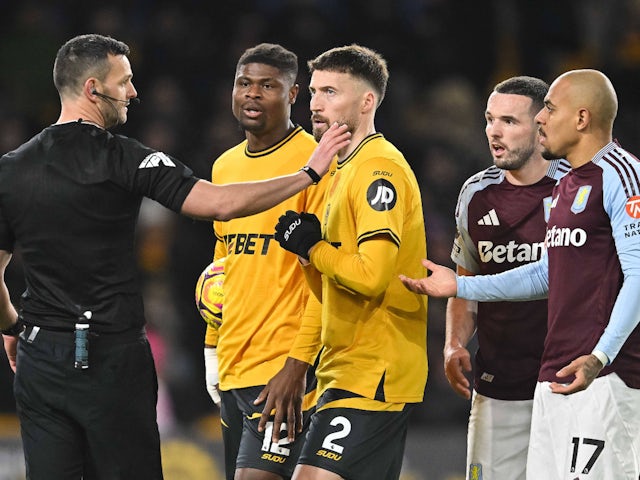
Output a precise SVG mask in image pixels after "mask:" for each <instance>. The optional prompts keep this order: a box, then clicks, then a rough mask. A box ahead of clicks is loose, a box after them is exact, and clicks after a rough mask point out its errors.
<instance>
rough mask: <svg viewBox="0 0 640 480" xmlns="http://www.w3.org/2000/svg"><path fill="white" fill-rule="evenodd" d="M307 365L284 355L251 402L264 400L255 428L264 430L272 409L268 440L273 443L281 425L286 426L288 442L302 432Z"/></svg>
mask: <svg viewBox="0 0 640 480" xmlns="http://www.w3.org/2000/svg"><path fill="white" fill-rule="evenodd" d="M307 368H309V364H308V363H305V362H302V361H300V360H296V359H294V358H291V357H289V358H287V360H286V361H285V363H284V367H282V369H281V370H280V371H279V372H278V373H276V374H275V375H274V376H273V378H272V379H271V380H269V382H268V383H267V385H266V386H265V387H264V388H263V389H262V391H261V392H260V395H258V397H257V398H256V399H255V400H254V402H253V404H254V405H260V404H261V403H263V402H265V404H264V408H263V409H262V416H261V417H260V422H259V423H258V431H259V432H262V431H264V429H265V426H266V425H267V422H268V421H269V418H270V417H271V415H272V412H273V411H274V410H275V412H274V419H273V432H272V435H271V441H272V442H274V443H277V442H278V441H279V440H280V430H281V428H285V429H286V430H287V438H288V440H289V443H291V442H293V441H294V440H295V438H296V435H297V434H298V433H300V432H302V421H303V420H302V400H303V399H304V394H305V390H306V386H307V377H306V375H307Z"/></svg>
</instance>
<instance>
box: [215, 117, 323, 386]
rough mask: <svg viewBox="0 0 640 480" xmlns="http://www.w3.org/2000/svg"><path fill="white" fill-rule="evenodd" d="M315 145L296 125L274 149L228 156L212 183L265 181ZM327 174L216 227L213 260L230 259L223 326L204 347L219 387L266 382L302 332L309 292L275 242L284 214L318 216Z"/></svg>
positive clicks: (301, 160) (240, 150)
mask: <svg viewBox="0 0 640 480" xmlns="http://www.w3.org/2000/svg"><path fill="white" fill-rule="evenodd" d="M315 147H316V142H315V140H314V139H313V137H312V136H311V135H309V134H308V133H306V132H305V131H304V130H303V129H302V128H301V127H296V128H295V130H294V131H292V132H291V133H290V134H289V135H287V136H286V137H285V138H284V139H283V140H282V141H280V142H278V143H277V144H276V145H274V146H273V147H271V148H269V149H266V150H263V151H259V152H249V151H248V150H247V142H246V141H244V142H242V143H240V144H239V145H237V146H235V147H233V148H231V149H229V150H228V151H226V152H225V153H223V154H222V155H221V156H220V157H219V158H218V159H217V160H216V161H215V163H214V165H213V169H212V181H213V183H218V184H222V183H231V182H246V181H255V180H265V179H269V178H272V177H275V176H280V175H286V174H290V173H292V172H295V171H296V170H298V169H299V168H300V167H302V166H303V165H305V164H306V162H307V161H308V159H309V157H310V155H311V153H312V152H313V150H314V149H315ZM329 176H330V175H326V176H325V178H323V180H322V181H321V182H320V183H319V184H318V185H313V186H310V187H309V188H307V189H305V190H303V191H302V192H300V193H298V194H296V195H295V196H293V197H291V198H289V199H288V200H285V201H284V202H282V203H281V204H279V205H277V206H276V207H274V208H272V209H270V210H267V211H265V212H262V213H259V214H256V215H252V216H249V217H245V218H237V219H233V220H230V221H228V222H214V231H215V235H216V238H217V243H216V249H215V255H214V257H215V258H220V257H223V256H226V257H227V259H226V260H225V283H224V295H225V298H224V307H223V322H222V326H221V327H220V329H219V330H218V331H215V330H213V329H211V328H207V336H206V337H205V343H207V344H210V345H217V351H218V361H219V374H220V388H221V389H222V390H230V389H236V388H245V387H250V386H256V385H264V384H266V382H267V381H268V380H269V379H270V378H271V377H272V376H273V375H275V374H276V373H277V372H278V371H279V370H280V368H282V366H283V365H284V361H285V359H286V357H287V354H288V353H289V348H290V347H291V345H292V343H293V339H294V337H295V335H296V333H297V332H298V328H299V326H300V323H301V318H302V314H303V313H304V309H305V305H306V303H307V298H308V296H309V289H308V287H307V285H306V282H305V279H304V274H303V272H302V269H301V267H300V265H299V262H298V259H297V257H296V255H294V254H292V253H289V252H287V251H285V250H284V249H282V248H280V246H279V245H278V242H276V241H275V240H274V238H273V236H274V232H275V225H276V224H277V223H278V218H279V217H280V215H283V214H284V213H285V211H287V210H295V211H297V212H301V211H305V212H311V213H315V214H316V215H318V214H319V212H320V211H321V207H322V204H323V197H324V192H325V186H326V184H327V183H328V181H329Z"/></svg>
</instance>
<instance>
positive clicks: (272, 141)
mask: <svg viewBox="0 0 640 480" xmlns="http://www.w3.org/2000/svg"><path fill="white" fill-rule="evenodd" d="M295 128H296V127H295V125H294V124H293V123H292V122H291V121H290V122H289V123H288V124H287V125H284V126H282V127H281V128H276V129H273V130H270V131H268V132H258V133H255V132H250V131H248V130H245V137H246V139H247V149H248V150H249V151H250V152H260V151H262V150H266V149H268V148H271V147H273V146H274V145H276V144H277V143H278V142H280V141H282V140H283V139H284V138H286V137H287V135H289V134H290V133H291V132H292V131H293V130H294V129H295Z"/></svg>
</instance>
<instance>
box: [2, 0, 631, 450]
mask: <svg viewBox="0 0 640 480" xmlns="http://www.w3.org/2000/svg"><path fill="white" fill-rule="evenodd" d="M51 3H53V2H48V1H44V0H43V1H29V0H26V1H8V0H0V154H3V153H5V152H7V151H9V150H11V149H13V148H15V147H17V146H18V145H19V144H21V143H23V142H24V141H26V140H27V139H28V138H30V137H31V136H32V135H34V134H36V133H37V132H39V131H40V130H41V129H42V128H43V127H45V126H46V125H49V124H51V123H55V121H56V119H57V118H58V114H59V99H58V96H57V92H56V91H55V88H54V86H53V82H52V73H51V72H52V66H53V60H54V57H55V54H56V52H57V49H58V48H59V47H60V45H62V44H63V43H64V42H65V41H66V40H68V39H69V38H71V37H73V36H75V35H78V34H82V33H101V34H105V35H111V36H113V37H115V38H117V39H119V40H122V41H124V42H126V43H127V44H129V46H130V47H131V49H132V52H131V56H130V59H131V63H132V67H133V71H134V79H133V81H134V85H135V86H136V88H137V90H138V93H139V97H140V99H141V100H142V102H141V104H140V105H139V106H135V105H134V106H132V107H131V108H130V110H129V121H128V122H127V124H126V125H124V126H122V127H119V129H118V132H119V133H124V134H126V135H128V136H131V137H134V138H138V139H139V140H141V141H142V142H143V143H146V144H147V145H149V146H151V147H154V148H157V149H160V150H164V151H166V152H168V153H170V154H172V155H174V156H176V157H177V158H179V159H181V160H182V161H183V162H184V163H186V164H188V165H189V166H191V167H192V168H193V170H194V171H195V172H196V174H198V175H199V176H202V177H204V178H208V177H209V174H210V169H211V163H212V161H213V160H214V159H215V158H216V157H217V156H218V155H219V154H220V153H221V152H223V151H224V150H226V149H227V148H229V147H231V146H233V145H234V144H236V143H238V142H239V141H240V140H242V139H243V135H242V132H241V131H240V130H239V129H238V127H237V125H236V123H235V121H234V118H233V116H232V114H231V111H230V107H231V88H232V84H233V76H234V70H235V64H236V61H237V59H238V57H239V55H240V54H241V53H242V52H243V51H244V49H245V48H247V47H251V46H253V45H255V44H257V43H260V42H264V41H268V42H277V43H281V44H282V45H284V46H285V47H287V48H289V49H291V50H293V51H294V52H296V53H297V55H298V57H299V62H300V75H299V83H300V87H301V90H300V91H301V93H300V95H299V97H298V102H297V103H296V105H295V106H294V113H293V117H294V120H295V121H296V122H297V123H299V124H301V125H302V126H303V127H305V128H307V129H309V110H308V101H309V95H308V92H307V85H308V78H309V76H308V74H307V71H306V61H307V60H308V59H310V58H313V57H315V56H316V55H318V54H319V53H321V52H323V51H324V50H326V49H328V48H331V47H334V46H340V45H345V44H350V43H360V44H362V45H365V46H368V47H371V48H373V49H376V50H378V51H379V52H380V53H381V54H382V55H383V56H384V57H385V58H386V59H387V61H388V64H389V69H390V74H391V76H390V81H389V87H388V92H387V97H386V98H385V100H384V103H383V104H382V106H381V107H380V109H379V112H378V114H377V122H376V127H377V129H378V131H381V132H382V133H384V135H385V136H386V137H387V138H388V139H389V140H390V141H391V142H393V143H394V144H395V145H396V146H397V147H398V148H399V149H400V150H401V151H402V152H403V153H404V154H405V156H406V158H407V159H408V161H409V163H410V164H411V165H412V167H413V168H414V170H415V172H416V174H417V176H418V180H419V183H420V185H421V187H422V195H423V202H424V212H425V220H426V227H427V241H428V251H429V256H430V257H431V259H433V260H435V261H437V262H440V263H445V264H447V265H451V261H450V260H449V252H450V249H451V242H452V240H453V235H454V219H453V213H454V208H455V201H456V198H457V194H458V191H459V188H460V186H461V185H462V183H463V181H464V180H465V179H466V178H467V177H468V176H470V175H471V174H473V173H475V172H476V171H478V170H480V169H483V168H486V167H487V166H489V165H490V164H491V157H490V155H489V153H488V149H487V144H486V138H485V136H484V117H483V114H484V107H485V101H486V97H487V95H488V93H489V92H490V91H491V88H492V87H493V85H494V84H495V83H496V82H498V81H501V80H503V79H505V78H507V77H509V76H512V75H519V74H526V75H533V76H538V77H541V78H543V79H545V80H546V81H548V82H549V83H550V82H551V81H552V80H553V79H554V78H555V77H556V76H557V75H558V74H560V73H562V72H564V71H566V70H569V69H573V68H597V69H600V70H602V71H604V72H605V73H606V74H607V75H608V76H609V77H610V78H611V79H612V81H613V84H614V86H615V87H616V89H617V92H618V96H619V100H620V110H619V115H618V120H617V122H616V128H615V136H616V137H617V138H618V139H619V141H620V142H621V143H622V145H623V146H625V147H626V148H627V149H629V150H631V151H632V152H639V151H640V148H639V147H640V138H639V135H638V133H639V127H638V123H639V121H640V93H639V92H640V90H639V89H638V84H639V80H640V18H639V17H640V16H639V12H640V6H639V4H638V2H636V1H633V0H608V1H607V2H602V1H599V0H582V1H577V0H564V1H557V0H538V1H536V2H517V1H510V0H493V1H492V0H485V1H472V0H459V1H454V0H396V1H383V0H352V1H339V0H322V1H320V0H297V1H296V0H263V1H233V2H225V1H220V2H217V1H216V2H214V1H197V0H182V1H181V2H167V1H152V0H130V1H128V2H126V5H125V4H124V3H122V4H120V3H119V2H108V3H100V2H98V3H95V2H80V1H70V0H67V1H57V2H55V5H52V4H51ZM138 237H139V243H138V244H139V259H140V268H141V274H142V279H143V282H144V285H145V305H146V311H147V318H148V322H149V331H150V337H151V340H152V342H153V348H154V353H155V354H156V359H157V362H158V369H159V373H160V377H161V387H162V388H161V404H160V407H159V411H160V423H161V427H162V428H167V429H169V428H172V427H175V426H181V425H189V424H192V423H193V422H196V421H198V419H200V418H202V417H203V416H206V415H210V414H211V413H212V412H214V411H215V407H214V406H213V404H212V402H211V401H210V399H209V398H208V396H207V394H206V391H205V388H204V368H203V362H202V343H203V333H204V322H202V320H201V319H200V317H199V316H198V313H197V312H196V310H195V307H194V305H193V288H194V285H195V280H196V278H197V276H198V274H199V273H200V271H201V270H202V268H203V267H204V266H205V265H207V264H208V263H209V261H210V259H211V257H212V252H213V235H212V232H211V225H210V224H208V223H205V222H200V223H198V222H194V221H191V220H189V219H186V218H182V217H179V216H177V215H175V214H173V213H171V212H169V211H165V210H164V209H163V208H161V207H158V206H157V205H156V204H154V203H153V202H145V204H144V208H143V211H142V214H141V219H140V225H139V235H138ZM6 281H7V283H8V285H9V287H10V291H11V295H12V299H13V301H14V302H17V301H18V300H19V296H20V294H21V292H22V289H23V282H22V278H21V270H20V255H19V251H18V252H16V255H15V256H14V260H13V261H12V263H11V265H10V268H9V271H8V273H7V276H6ZM247 301H251V300H250V299H247ZM444 305H445V304H444V302H443V301H440V300H431V301H430V304H429V340H428V344H429V345H428V346H429V362H430V374H429V381H428V383H427V387H426V395H425V402H424V403H423V404H422V405H421V406H419V407H418V409H417V410H416V412H415V414H414V416H413V424H414V425H415V426H416V427H417V428H422V427H425V428H426V427H431V426H436V427H445V428H446V426H447V425H452V426H464V424H465V423H466V420H467V414H468V407H469V406H468V403H467V402H466V401H464V400H462V399H460V398H458V397H456V396H455V395H454V394H453V393H452V392H451V390H450V389H449V386H448V384H447V382H446V379H445V378H444V374H443V369H442V346H443V340H444ZM0 360H1V358H0ZM2 363H4V362H2ZM11 381H12V373H11V372H10V370H9V368H8V366H7V365H6V363H4V366H2V365H0V412H8V413H11V412H13V411H14V410H15V406H14V402H13V398H12V396H11ZM461 448H464V446H461Z"/></svg>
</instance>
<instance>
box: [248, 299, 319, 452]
mask: <svg viewBox="0 0 640 480" xmlns="http://www.w3.org/2000/svg"><path fill="white" fill-rule="evenodd" d="M321 314H322V305H321V304H320V302H319V301H318V299H317V298H316V297H315V296H314V295H309V300H308V302H307V307H306V309H305V312H304V315H303V316H302V323H301V325H300V329H299V330H298V334H297V335H296V338H295V340H294V343H293V346H292V347H291V350H290V351H289V356H288V358H287V359H286V360H285V364H284V366H283V368H282V369H281V370H280V371H279V372H278V373H276V375H274V376H273V378H271V379H270V380H269V382H268V383H267V385H266V386H265V388H264V389H263V390H262V392H260V395H258V397H257V398H256V400H255V401H254V405H259V404H261V403H262V402H265V405H264V408H263V410H262V417H261V418H260V422H259V424H258V430H259V431H261V432H262V431H264V429H265V427H266V424H267V422H268V421H269V417H270V415H272V414H273V415H274V421H273V439H272V441H273V442H277V441H278V435H279V433H278V432H280V427H281V425H282V423H283V422H286V425H287V436H288V438H289V441H290V442H292V441H293V440H294V439H295V437H296V434H298V433H300V432H301V431H302V402H303V400H304V395H305V391H306V374H307V370H308V368H309V367H310V366H311V365H312V364H313V363H314V361H315V359H316V357H317V356H318V354H319V352H320V347H321V343H320V333H321V330H322V315H321ZM274 410H275V412H274Z"/></svg>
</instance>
